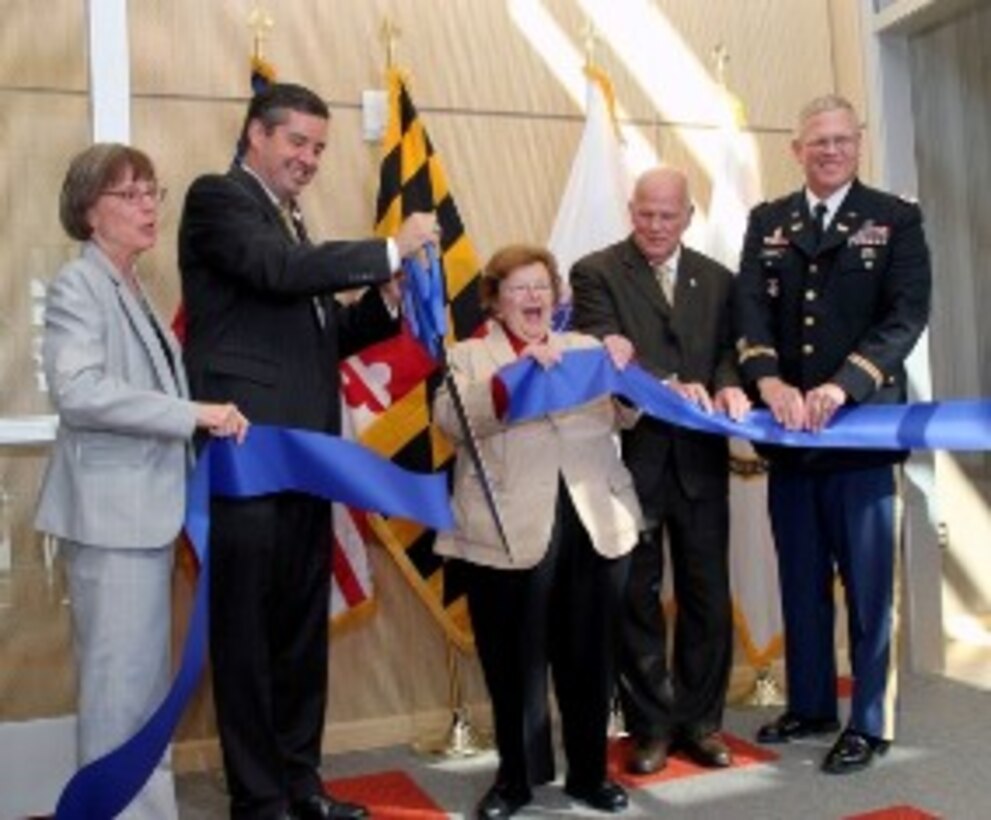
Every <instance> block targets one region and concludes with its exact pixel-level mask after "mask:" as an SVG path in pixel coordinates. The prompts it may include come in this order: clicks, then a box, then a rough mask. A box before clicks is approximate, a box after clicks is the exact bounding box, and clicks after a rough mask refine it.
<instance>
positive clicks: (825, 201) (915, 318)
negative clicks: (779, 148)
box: [737, 95, 931, 774]
mask: <svg viewBox="0 0 991 820" xmlns="http://www.w3.org/2000/svg"><path fill="white" fill-rule="evenodd" d="M792 149H793V151H794V153H795V156H796V158H797V159H798V162H799V164H800V165H801V166H802V169H803V170H804V173H805V187H804V189H803V190H800V191H797V192H796V193H794V194H791V195H789V196H786V197H783V198H782V199H778V200H776V201H774V202H768V203H764V204H762V205H759V206H757V207H756V208H755V209H754V210H753V212H752V213H751V215H750V224H749V227H748V229H747V237H746V241H745V243H744V251H743V259H742V263H741V270H740V277H739V282H738V309H737V328H738V330H739V334H740V338H739V341H738V349H739V351H740V364H741V369H742V371H743V374H744V377H745V379H746V381H747V382H748V383H749V384H750V385H751V386H752V387H753V388H754V389H755V392H756V393H757V394H758V395H759V397H760V400H761V402H762V403H763V404H765V405H766V406H767V407H768V408H769V409H770V411H771V413H772V414H773V415H774V418H775V419H776V420H777V421H778V422H779V423H780V424H782V425H783V426H785V427H787V428H788V429H792V430H803V429H804V430H810V431H818V430H821V429H822V428H823V427H825V426H826V425H827V424H828V423H829V422H830V420H831V419H832V417H833V414H834V413H835V412H836V411H837V410H838V409H839V408H840V407H843V406H849V405H858V404H867V403H870V404H878V403H890V402H902V401H904V400H905V395H906V376H905V369H904V362H905V359H906V357H907V356H908V354H909V353H910V352H911V350H912V348H913V347H914V346H915V342H916V340H917V339H918V337H919V335H920V334H921V333H922V330H923V328H924V327H925V325H926V322H927V320H928V315H929V299H930V288H931V271H930V265H929V252H928V249H927V247H926V240H925V236H924V234H923V230H922V214H921V212H920V211H919V208H918V207H917V206H916V205H914V204H910V203H908V202H905V201H903V200H901V199H898V198H897V197H894V196H891V195H889V194H885V193H882V192H881V191H877V190H874V189H872V188H868V187H867V186H865V185H863V184H861V183H860V182H859V181H858V180H857V178H856V174H857V164H858V159H859V152H860V130H859V127H858V124H857V118H856V114H855V112H854V110H853V107H852V106H851V105H850V103H849V102H848V101H847V100H845V99H843V98H841V97H837V96H833V95H829V96H825V97H821V98H818V99H816V100H813V101H812V102H811V103H809V105H807V106H806V107H805V108H804V109H803V111H802V113H801V115H800V117H799V125H798V130H797V132H796V136H795V139H794V140H793V142H792ZM764 454H765V456H766V457H768V458H769V459H770V462H771V470H770V478H769V484H768V494H769V495H768V497H769V508H770V514H771V524H772V529H773V532H774V540H775V545H776V548H777V553H778V574H779V578H780V583H781V603H782V611H783V614H784V624H785V660H786V664H787V676H788V708H787V710H786V711H785V713H784V714H782V715H781V716H780V717H779V718H778V719H777V720H775V721H773V722H772V723H769V724H767V725H766V726H764V727H762V728H761V729H760V731H759V732H758V735H757V739H758V740H759V741H761V742H762V743H783V742H787V741H789V740H792V739H794V738H800V737H805V736H808V735H813V734H826V733H831V732H835V731H836V730H838V729H839V722H838V720H837V718H838V714H837V693H836V661H835V648H834V645H833V630H834V624H833V619H834V611H833V590H834V573H835V571H837V570H838V571H839V575H840V578H841V579H842V582H843V588H844V592H845V596H846V607H847V616H848V619H849V623H850V631H849V636H850V637H849V641H850V646H849V651H850V665H851V668H852V673H853V694H852V698H851V704H850V716H849V722H848V724H847V727H846V729H845V730H844V731H843V732H842V733H841V735H840V736H839V738H838V739H837V741H836V743H835V744H834V745H833V747H832V749H831V750H830V752H829V753H828V754H827V755H826V758H825V760H824V762H823V765H822V768H823V770H824V771H826V772H829V773H833V774H843V773H846V772H852V771H856V770H858V769H862V768H864V767H866V766H868V765H870V763H871V762H872V760H873V759H874V757H875V756H876V755H877V754H881V753H883V752H884V751H886V750H887V748H888V745H889V744H890V742H891V740H892V739H893V737H894V706H895V691H896V672H897V657H896V652H895V650H894V644H893V633H894V631H895V624H896V622H897V596H896V595H895V583H896V566H897V563H898V562H897V560H896V555H897V552H898V545H897V543H896V532H897V530H898V527H897V504H896V500H897V477H896V469H897V463H899V462H901V461H903V460H904V459H905V456H906V453H902V452H892V451H871V450H830V449H822V450H814V449H794V448H767V449H766V450H765V451H764Z"/></svg>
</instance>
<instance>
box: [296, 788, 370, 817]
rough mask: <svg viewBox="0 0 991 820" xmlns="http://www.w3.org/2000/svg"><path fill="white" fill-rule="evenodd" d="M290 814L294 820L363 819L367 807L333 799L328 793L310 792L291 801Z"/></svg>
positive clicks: (366, 813) (366, 815)
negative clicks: (301, 797)
mask: <svg viewBox="0 0 991 820" xmlns="http://www.w3.org/2000/svg"><path fill="white" fill-rule="evenodd" d="M290 811H291V816H292V817H295V818H296V820H363V818H365V817H368V809H366V808H365V807H364V806H359V805H358V804H357V803H345V802H343V801H341V800H335V799H334V798H333V797H331V796H330V795H329V794H311V795H310V796H309V797H304V798H303V799H302V800H295V801H293V804H292V806H291V807H290Z"/></svg>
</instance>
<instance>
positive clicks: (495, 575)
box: [433, 245, 640, 818]
mask: <svg viewBox="0 0 991 820" xmlns="http://www.w3.org/2000/svg"><path fill="white" fill-rule="evenodd" d="M560 292H561V280H560V277H559V275H558V272H557V264H556V262H555V260H554V257H553V256H552V255H551V254H550V253H549V252H548V251H546V250H544V249H543V248H539V247H533V246H527V245H512V246H509V247H506V248H503V249H501V250H499V251H498V252H496V254H495V255H494V256H493V257H492V259H491V260H490V261H489V263H488V265H487V266H486V269H485V271H484V273H483V275H482V282H481V298H482V303H483V306H484V307H485V308H486V309H487V310H488V312H489V314H490V316H491V319H490V320H489V322H488V324H487V328H486V330H487V333H486V335H485V336H484V337H483V338H475V339H470V340H466V341H463V342H460V343H458V344H457V345H455V346H454V347H453V348H452V349H451V350H450V351H449V365H450V368H451V371H452V374H453V376H454V379H455V381H456V383H457V385H458V388H459V390H460V392H461V396H462V398H463V400H464V404H465V409H466V413H467V416H468V418H469V420H470V423H471V427H472V429H473V431H474V434H475V437H476V440H477V442H478V445H479V449H480V451H481V455H482V460H483V462H484V464H485V468H486V473H487V476H488V479H489V481H490V483H491V486H492V488H493V491H494V494H495V498H496V503H497V506H498V509H499V511H500V516H501V518H502V521H503V524H504V527H505V532H506V536H507V541H508V551H507V548H506V545H504V544H503V542H502V539H501V538H500V536H499V534H498V529H497V527H496V525H495V522H494V520H493V517H492V514H491V512H490V510H489V507H488V505H487V503H486V501H485V496H484V492H483V488H482V484H481V482H480V480H479V477H478V475H477V473H476V471H475V468H474V466H473V464H472V461H471V459H470V458H469V456H468V454H467V452H466V450H465V444H464V433H463V431H462V429H461V426H460V424H459V423H458V420H457V417H456V415H455V411H454V407H453V404H452V401H451V396H450V394H449V393H448V391H447V390H446V389H444V388H442V389H441V390H439V391H438V393H437V396H436V399H435V401H434V408H433V409H434V417H435V420H436V422H437V424H438V425H439V426H440V427H441V429H442V430H444V432H445V433H446V434H447V435H448V436H449V437H450V438H451V439H452V440H453V441H454V442H455V444H456V446H457V461H456V464H455V477H454V499H453V506H454V514H455V519H456V522H457V529H456V531H454V532H453V533H448V534H445V535H444V536H442V537H440V538H439V539H438V541H437V546H436V551H437V552H438V553H439V554H441V555H444V556H447V557H449V558H452V559H454V560H455V561H456V562H457V564H456V565H455V566H454V567H452V570H453V571H455V572H458V573H461V574H462V576H463V577H464V580H465V586H466V588H467V590H468V606H469V611H470V613H471V619H472V624H473V626H474V630H475V640H476V644H477V646H478V654H479V657H480V659H481V662H482V668H483V671H484V673H485V681H486V684H487V686H488V690H489V694H490V696H491V699H492V708H493V713H494V720H495V730H496V744H497V746H498V749H499V757H500V763H499V771H498V773H497V776H496V780H495V783H494V784H493V786H492V787H491V788H490V789H489V791H488V792H487V793H486V794H485V796H484V797H483V798H482V800H481V802H480V803H479V805H478V809H477V817H479V818H502V817H510V816H511V815H513V814H514V813H516V812H517V811H518V810H519V809H520V808H522V807H523V806H525V805H526V804H527V803H529V802H530V800H531V798H532V792H531V788H532V787H533V786H536V785H540V784H543V783H547V782H549V781H551V780H553V779H554V758H553V753H552V746H551V733H550V716H549V710H548V705H547V704H548V690H547V673H548V667H549V668H550V670H551V671H552V672H553V678H554V687H555V694H556V696H557V702H558V705H559V708H560V711H561V723H562V734H563V744H564V750H565V754H566V756H567V761H568V772H567V777H566V780H565V791H566V792H567V793H568V794H569V795H571V796H572V797H574V798H576V799H577V800H579V801H581V802H583V803H585V804H587V805H590V806H592V807H594V808H596V809H599V810H601V811H608V812H617V811H621V810H622V809H624V808H625V807H626V805H627V797H626V793H625V792H624V791H623V789H622V788H621V787H620V786H619V785H618V784H616V783H613V782H612V781H610V780H608V779H607V777H606V742H607V724H608V719H609V704H610V698H611V694H612V690H613V633H614V629H615V623H616V618H617V616H618V613H619V606H620V601H621V598H622V590H623V585H624V583H625V579H626V569H627V560H626V555H627V554H628V553H629V552H630V550H631V549H632V548H633V546H634V544H635V543H636V540H637V532H638V529H639V525H640V508H639V506H638V504H637V501H636V496H635V494H634V491H633V484H632V479H631V477H630V474H629V473H628V472H627V470H626V468H625V467H624V466H623V463H622V461H621V460H620V456H619V450H618V442H617V438H616V436H615V432H616V429H617V424H618V421H617V409H616V407H615V406H614V403H613V402H612V401H611V400H610V399H600V400H596V401H594V402H591V403H588V404H585V405H582V406H580V407H575V408H572V409H570V410H567V411H563V412H559V413H554V414H552V415H549V416H546V417H543V418H537V419H531V420H528V421H523V422H515V423H507V422H506V421H505V420H504V416H505V410H506V408H507V407H508V397H507V395H506V391H505V387H504V386H503V385H502V382H501V381H499V379H498V376H497V374H498V371H499V369H500V368H502V367H503V366H505V365H507V364H510V363H511V362H513V361H515V360H516V359H518V358H520V357H527V356H528V357H530V358H532V359H534V360H536V361H537V362H538V363H539V364H540V365H541V366H543V367H545V368H549V367H554V366H555V364H557V363H558V362H559V361H560V359H561V356H562V354H563V352H564V351H566V350H569V349H575V348H588V347H593V346H596V345H598V344H599V342H597V341H596V340H594V339H593V338H591V337H589V336H582V335H580V334H575V333H556V332H553V331H551V329H550V327H551V317H552V313H553V309H554V306H555V304H556V302H557V300H558V297H559V296H560Z"/></svg>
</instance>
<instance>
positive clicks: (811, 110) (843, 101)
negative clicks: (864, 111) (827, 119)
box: [795, 94, 860, 136]
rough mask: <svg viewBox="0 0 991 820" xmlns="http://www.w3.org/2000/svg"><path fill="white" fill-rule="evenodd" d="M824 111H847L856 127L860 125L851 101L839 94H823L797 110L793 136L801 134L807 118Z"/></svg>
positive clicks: (809, 118)
mask: <svg viewBox="0 0 991 820" xmlns="http://www.w3.org/2000/svg"><path fill="white" fill-rule="evenodd" d="M826 111H848V112H849V113H850V116H851V117H852V118H853V121H854V122H855V123H857V125H858V127H859V125H860V120H859V118H858V117H857V109H855V108H854V107H853V103H852V102H850V101H849V100H848V99H847V98H846V97H843V96H841V95H840V94H823V95H822V96H820V97H816V98H815V99H813V100H810V101H809V102H807V103H806V104H805V105H803V106H802V110H801V111H799V112H798V125H797V127H796V128H795V136H800V135H801V133H802V130H803V129H804V128H805V124H806V123H807V122H808V121H809V120H811V119H812V118H813V117H815V116H817V115H819V114H823V113H825V112H826Z"/></svg>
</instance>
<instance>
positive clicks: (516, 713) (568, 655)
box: [458, 484, 627, 787]
mask: <svg viewBox="0 0 991 820" xmlns="http://www.w3.org/2000/svg"><path fill="white" fill-rule="evenodd" d="M555 515H556V517H555V524H554V531H553V535H552V537H551V543H550V546H549V549H548V551H547V555H545V556H544V558H543V560H542V561H541V562H540V563H539V564H538V565H537V566H535V567H533V568H531V569H525V570H503V569H492V568H488V567H481V566H477V565H474V564H468V563H465V562H458V563H459V567H458V569H459V571H460V572H463V573H464V578H465V582H466V585H467V591H468V607H469V611H470V613H471V620H472V625H473V627H474V630H475V643H476V646H477V648H478V655H479V658H480V660H481V662H482V670H483V672H484V674H485V683H486V685H487V687H488V690H489V696H490V698H491V700H492V710H493V714H494V718H495V733H496V745H497V747H498V750H499V773H498V775H497V779H498V780H499V781H500V782H504V783H508V784H512V785H515V786H521V787H522V786H534V785H539V784H541V783H547V782H549V781H551V780H553V779H554V757H553V751H552V744H551V724H550V709H549V705H548V676H547V673H548V667H549V668H550V670H551V672H552V675H553V681H554V692H555V695H556V697H557V703H558V707H559V709H560V712H561V728H562V735H563V741H564V751H565V755H566V757H567V761H568V782H569V783H572V784H578V785H589V786H593V785H598V784H599V783H600V782H602V780H603V779H604V778H605V776H606V743H607V740H608V739H607V736H606V735H607V731H608V724H609V706H610V701H611V698H612V692H613V686H614V674H613V669H614V666H613V661H612V658H613V654H614V650H615V636H616V630H617V625H618V624H617V621H618V613H619V605H620V600H621V596H622V590H623V585H624V582H625V577H626V567H627V559H626V558H625V557H624V558H617V559H612V560H610V559H607V558H603V557H602V556H601V555H599V554H598V553H597V552H595V550H594V548H593V547H592V543H591V541H590V540H589V537H588V533H587V532H586V531H585V528H584V526H583V525H582V523H581V521H580V520H579V518H578V514H577V513H576V511H575V508H574V505H573V504H572V502H571V498H570V496H569V494H568V491H567V489H566V488H565V487H564V485H563V484H562V485H561V488H560V492H559V495H558V504H557V510H556V514H555Z"/></svg>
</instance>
